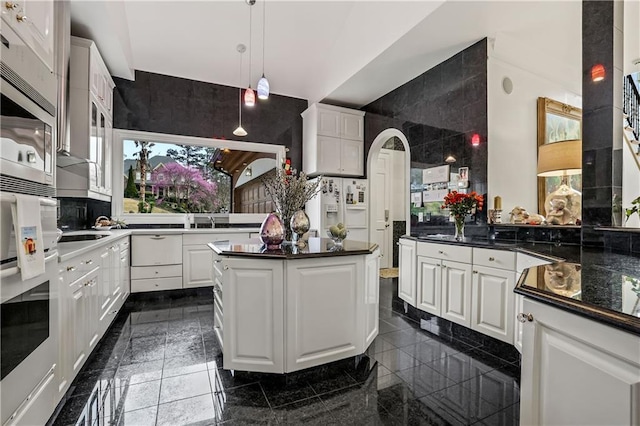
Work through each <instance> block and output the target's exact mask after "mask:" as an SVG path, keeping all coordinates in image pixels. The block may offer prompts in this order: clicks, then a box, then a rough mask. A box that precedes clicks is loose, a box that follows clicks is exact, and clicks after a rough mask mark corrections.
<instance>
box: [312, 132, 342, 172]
mask: <svg viewBox="0 0 640 426" xmlns="http://www.w3.org/2000/svg"><path fill="white" fill-rule="evenodd" d="M340 145H341V142H340V139H339V138H334V137H329V136H318V153H317V155H318V167H317V171H318V172H319V173H327V174H340V173H341V172H342V170H341V169H342V166H341V158H340V156H341V155H342V151H341V148H340Z"/></svg>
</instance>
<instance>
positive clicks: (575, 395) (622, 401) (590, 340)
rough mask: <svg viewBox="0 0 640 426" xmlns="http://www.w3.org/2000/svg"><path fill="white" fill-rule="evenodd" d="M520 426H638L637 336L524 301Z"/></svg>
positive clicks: (639, 378) (639, 347) (639, 355)
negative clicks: (524, 319) (526, 317)
mask: <svg viewBox="0 0 640 426" xmlns="http://www.w3.org/2000/svg"><path fill="white" fill-rule="evenodd" d="M522 312H523V313H525V314H528V319H529V321H526V322H525V323H524V334H523V342H522V345H523V351H522V363H521V366H522V367H521V368H522V378H521V391H520V392H521V395H520V424H521V425H525V426H528V425H561V424H565V425H566V424H572V425H637V424H638V421H639V419H640V397H639V395H640V344H638V336H637V335H634V334H631V333H628V332H625V331H622V330H619V329H616V328H613V327H609V326H607V325H604V324H602V323H600V322H597V321H593V320H590V319H587V318H584V317H581V316H578V315H575V314H572V313H570V312H567V311H564V310H560V309H557V308H554V307H552V306H550V305H546V304H542V303H539V302H536V301H533V300H531V299H529V298H526V297H525V299H524V303H523V311H522Z"/></svg>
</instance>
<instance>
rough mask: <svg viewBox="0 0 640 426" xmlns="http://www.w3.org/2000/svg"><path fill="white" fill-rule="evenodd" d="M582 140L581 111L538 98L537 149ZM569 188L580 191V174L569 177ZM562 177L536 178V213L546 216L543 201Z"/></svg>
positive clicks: (559, 182)
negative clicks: (556, 143)
mask: <svg viewBox="0 0 640 426" xmlns="http://www.w3.org/2000/svg"><path fill="white" fill-rule="evenodd" d="M572 139H582V109H580V108H577V107H574V106H572V105H568V104H564V103H562V102H558V101H555V100H553V99H549V98H538V147H540V146H542V145H545V144H549V143H554V142H561V141H566V140H572ZM569 178H570V179H571V187H572V188H574V189H576V190H578V191H582V174H577V175H571V176H569ZM561 184H562V177H560V176H554V177H538V213H540V214H541V215H546V211H545V208H544V200H545V199H546V198H547V195H549V194H550V193H552V192H553V191H555V190H556V189H558V186H560V185H561Z"/></svg>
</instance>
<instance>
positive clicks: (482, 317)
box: [471, 265, 516, 343]
mask: <svg viewBox="0 0 640 426" xmlns="http://www.w3.org/2000/svg"><path fill="white" fill-rule="evenodd" d="M515 275H516V274H515V272H514V271H509V270H504V269H498V268H487V267H485V266H476V265H474V266H473V283H472V286H471V287H472V297H471V298H472V300H473V301H474V303H473V305H472V307H471V328H472V329H474V330H476V331H479V332H480V333H483V334H486V335H488V336H491V337H495V338H496V339H499V340H502V341H504V342H507V343H513V326H514V322H513V318H514V317H515V315H514V293H513V289H514V287H515Z"/></svg>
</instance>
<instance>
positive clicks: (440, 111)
mask: <svg viewBox="0 0 640 426" xmlns="http://www.w3.org/2000/svg"><path fill="white" fill-rule="evenodd" d="M362 110H364V111H365V112H366V113H367V115H366V116H365V132H364V137H365V158H366V156H367V155H368V152H369V149H370V147H371V144H372V143H373V140H374V139H375V138H376V136H377V135H378V134H379V133H380V132H381V131H383V130H385V129H387V128H390V127H393V128H396V129H399V130H400V131H402V132H403V133H404V134H405V136H406V137H407V140H408V141H409V145H410V147H411V162H412V163H420V166H421V167H424V168H426V167H434V166H440V165H444V164H445V162H444V159H445V158H446V157H447V156H448V155H450V154H451V155H453V156H454V157H455V158H456V159H457V162H456V163H454V164H453V165H452V168H453V169H454V170H455V169H457V168H458V167H465V166H466V167H469V174H470V177H471V180H470V190H473V191H476V192H478V193H479V194H485V193H486V192H487V40H486V39H483V40H480V41H479V42H477V43H475V44H474V45H472V46H470V47H468V48H467V49H465V50H463V51H462V52H460V53H458V54H456V55H455V56H453V57H451V58H449V59H447V60H446V61H444V62H442V63H441V64H439V65H436V66H435V67H433V68H431V69H430V70H428V71H426V72H425V73H423V74H421V75H420V76H418V77H416V78H414V79H413V80H411V81H409V82H408V83H406V84H404V85H402V86H400V87H398V88H396V89H394V90H393V91H391V92H389V93H387V94H386V95H384V96H382V97H381V98H379V99H377V100H375V101H373V102H371V103H370V104H369V105H366V106H365V107H363V108H362ZM474 133H478V134H479V135H480V140H481V144H480V146H478V147H472V146H471V136H472V135H473V134H474ZM474 221H475V222H476V223H479V224H483V223H486V210H484V211H482V212H480V213H479V214H477V215H476V216H475V218H474ZM437 225H438V223H436V222H433V223H432V224H429V223H427V224H420V226H421V227H423V226H426V227H429V226H437ZM451 226H453V225H451ZM413 228H414V227H413V225H412V233H413V231H414V229H413Z"/></svg>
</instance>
